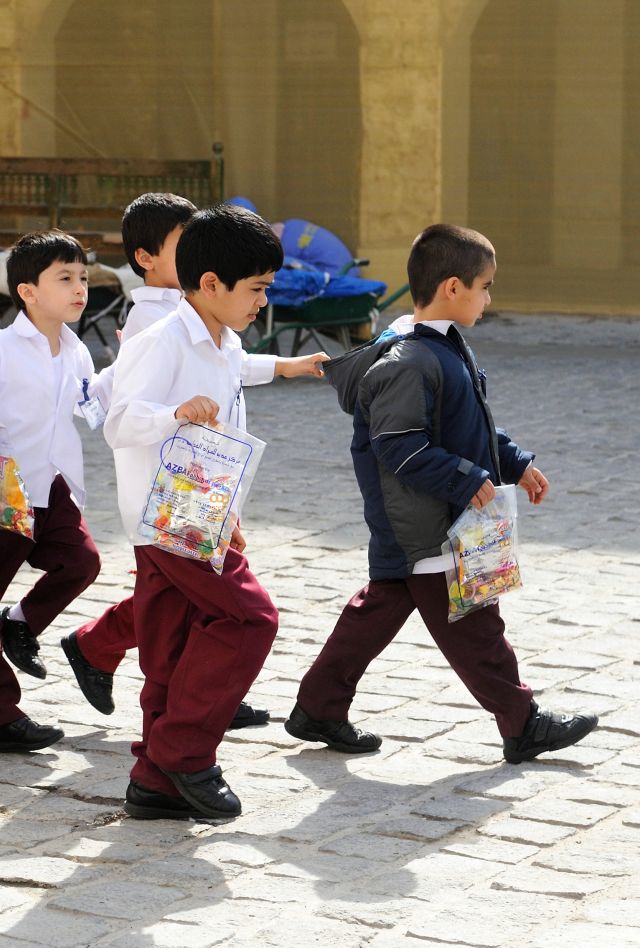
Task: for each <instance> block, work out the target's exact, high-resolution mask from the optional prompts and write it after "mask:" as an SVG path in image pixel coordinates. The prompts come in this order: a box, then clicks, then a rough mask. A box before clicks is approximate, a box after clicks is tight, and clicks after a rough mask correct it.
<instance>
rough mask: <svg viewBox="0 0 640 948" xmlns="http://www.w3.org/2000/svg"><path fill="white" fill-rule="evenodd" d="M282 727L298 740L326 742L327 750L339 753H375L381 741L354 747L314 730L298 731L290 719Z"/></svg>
mask: <svg viewBox="0 0 640 948" xmlns="http://www.w3.org/2000/svg"><path fill="white" fill-rule="evenodd" d="M284 729H285V731H286V732H287V734H290V735H291V737H297V738H298V740H299V741H312V742H313V743H320V744H326V745H327V747H328V748H329V750H334V751H338V752H339V753H340V754H375V753H376V751H378V750H380V744H382V741H380V744H378V746H377V747H357V746H356V747H354V745H353V744H340V743H338V742H337V741H332V740H331V739H330V738H328V737H326V736H325V735H323V734H318V733H316V732H315V731H301V730H300V731H299V730H297V729H296V727H295V725H293V724H291V723H290V721H285V722H284Z"/></svg>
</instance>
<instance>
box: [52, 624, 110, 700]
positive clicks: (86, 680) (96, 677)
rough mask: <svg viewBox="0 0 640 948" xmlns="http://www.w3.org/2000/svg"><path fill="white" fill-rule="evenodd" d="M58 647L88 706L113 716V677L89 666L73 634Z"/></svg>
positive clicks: (62, 640) (93, 666)
mask: <svg viewBox="0 0 640 948" xmlns="http://www.w3.org/2000/svg"><path fill="white" fill-rule="evenodd" d="M60 645H61V646H62V648H63V649H64V654H65V655H66V656H67V659H68V661H69V664H70V665H71V667H72V669H73V673H74V675H75V676H76V678H77V680H78V684H79V685H80V691H81V692H82V694H83V695H84V696H85V698H86V699H87V701H88V702H89V704H92V705H93V707H94V708H95V709H96V711H101V712H102V714H113V712H114V710H115V705H114V703H113V698H112V696H111V692H112V689H113V675H112V674H110V673H109V672H104V671H100V669H99V668H96V667H95V665H90V664H89V662H88V661H87V660H86V658H85V657H84V655H83V654H82V652H81V651H80V647H79V645H78V638H77V635H76V633H75V632H72V633H71V635H67V636H65V638H63V639H61V640H60Z"/></svg>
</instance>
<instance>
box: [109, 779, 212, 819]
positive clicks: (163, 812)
mask: <svg viewBox="0 0 640 948" xmlns="http://www.w3.org/2000/svg"><path fill="white" fill-rule="evenodd" d="M124 811H125V813H128V814H129V816H133V817H135V819H136V820H188V819H194V820H197V819H198V818H199V817H202V813H200V811H199V810H196V809H194V807H193V806H192V805H191V804H190V803H189V802H188V801H187V800H185V799H184V798H183V797H170V796H169V795H168V794H166V793H158V792H157V791H155V790H147V788H146V787H143V786H142V784H140V783H135V782H134V781H133V780H132V781H130V783H129V786H128V787H127V794H126V799H125V803H124Z"/></svg>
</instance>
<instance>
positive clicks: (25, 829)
mask: <svg viewBox="0 0 640 948" xmlns="http://www.w3.org/2000/svg"><path fill="white" fill-rule="evenodd" d="M23 815H24V816H25V817H26V816H28V813H27V812H26V811H23ZM70 830H71V827H70V826H69V825H68V824H65V823H62V824H59V823H53V822H51V821H43V822H36V821H33V822H32V821H31V820H30V819H11V818H7V819H4V820H2V821H1V822H0V838H1V839H2V845H3V846H5V847H7V848H9V847H10V848H11V849H12V850H13V851H14V852H20V851H23V850H26V849H32V848H33V847H34V846H40V845H42V844H43V843H47V842H49V841H50V840H52V839H58V840H60V838H61V837H62V836H66V835H67V834H68V833H69V832H70Z"/></svg>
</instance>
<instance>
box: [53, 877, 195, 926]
mask: <svg viewBox="0 0 640 948" xmlns="http://www.w3.org/2000/svg"><path fill="white" fill-rule="evenodd" d="M187 881H188V880H185V887H183V888H178V886H175V885H161V886H159V885H151V884H148V883H146V882H140V881H139V880H138V879H137V878H129V879H113V878H107V879H102V880H101V881H100V882H97V883H90V884H89V885H83V886H79V887H77V888H76V886H74V887H73V888H72V889H70V890H67V891H66V892H64V893H61V894H59V895H56V896H54V897H53V898H52V899H51V900H50V901H49V905H50V906H51V907H53V908H59V909H70V910H71V911H72V912H82V913H84V914H87V915H97V916H101V917H103V918H125V919H130V920H131V921H137V920H139V919H140V914H141V911H140V910H141V908H142V910H143V914H144V915H150V914H152V913H157V912H160V911H162V914H163V915H164V914H165V913H166V912H168V911H171V909H172V908H173V906H174V905H175V904H176V903H179V902H181V901H183V900H184V899H186V898H188V895H189V892H188V886H187V885H186V883H187Z"/></svg>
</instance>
